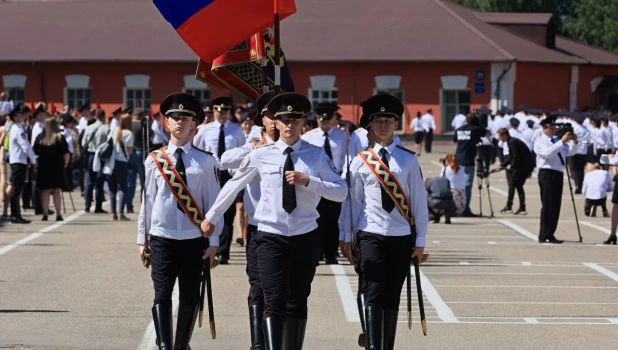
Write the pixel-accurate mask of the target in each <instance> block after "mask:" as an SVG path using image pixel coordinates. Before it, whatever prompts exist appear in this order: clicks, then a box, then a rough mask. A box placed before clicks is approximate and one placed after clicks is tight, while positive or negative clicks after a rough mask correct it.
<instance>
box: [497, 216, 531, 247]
mask: <svg viewBox="0 0 618 350" xmlns="http://www.w3.org/2000/svg"><path fill="white" fill-rule="evenodd" d="M496 221H498V222H499V223H501V224H502V225H504V226H506V227H508V228H510V229H512V230H514V231H515V232H517V233H519V234H520V235H522V236H524V237H526V238H529V239H531V240H533V241H537V242H538V240H539V237H537V236H536V235H534V234H532V233H530V232H529V231H528V230H526V229H524V228H523V227H521V226H519V225H516V224H514V223H513V222H511V221H509V220H496Z"/></svg>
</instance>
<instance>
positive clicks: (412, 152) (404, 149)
mask: <svg viewBox="0 0 618 350" xmlns="http://www.w3.org/2000/svg"><path fill="white" fill-rule="evenodd" d="M397 148H399V149H400V150H403V151H406V152H408V153H411V154H414V155H416V152H414V151H412V150H409V149H407V148H405V147H403V146H402V145H397Z"/></svg>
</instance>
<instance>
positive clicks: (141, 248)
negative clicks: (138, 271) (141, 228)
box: [137, 244, 150, 261]
mask: <svg viewBox="0 0 618 350" xmlns="http://www.w3.org/2000/svg"><path fill="white" fill-rule="evenodd" d="M145 248H146V247H145V246H144V245H143V244H138V245H137V250H138V251H139V257H140V259H141V260H142V261H144V260H145V259H150V253H146V250H145ZM148 251H150V249H148Z"/></svg>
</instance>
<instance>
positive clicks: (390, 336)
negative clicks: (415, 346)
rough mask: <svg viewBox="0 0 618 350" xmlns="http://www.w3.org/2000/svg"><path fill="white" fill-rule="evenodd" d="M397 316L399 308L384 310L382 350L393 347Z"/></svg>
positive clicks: (391, 349) (388, 349)
mask: <svg viewBox="0 0 618 350" xmlns="http://www.w3.org/2000/svg"><path fill="white" fill-rule="evenodd" d="M398 318H399V310H384V350H393V349H394V348H395V334H396V333H397V319H398Z"/></svg>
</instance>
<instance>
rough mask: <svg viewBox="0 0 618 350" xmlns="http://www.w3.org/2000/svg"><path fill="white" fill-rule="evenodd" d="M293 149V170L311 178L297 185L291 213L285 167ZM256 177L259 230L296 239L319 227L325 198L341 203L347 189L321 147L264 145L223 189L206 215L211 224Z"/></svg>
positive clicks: (251, 153) (305, 144)
mask: <svg viewBox="0 0 618 350" xmlns="http://www.w3.org/2000/svg"><path fill="white" fill-rule="evenodd" d="M288 147H291V148H292V149H293V150H294V151H293V152H292V154H291V158H292V162H293V163H294V170H295V171H297V172H301V173H304V174H306V175H308V176H309V183H308V185H307V186H296V208H295V209H294V211H293V212H292V213H290V214H288V213H287V212H286V211H285V210H284V209H283V204H282V202H283V188H282V184H283V180H284V179H283V177H284V174H283V167H284V164H285V160H286V158H287V155H286V153H285V151H286V149H287V148H288ZM256 176H260V179H261V181H260V192H261V196H260V199H259V202H258V204H257V206H256V208H255V214H254V218H255V220H256V221H257V222H258V230H259V231H262V232H269V233H274V234H278V235H283V236H296V235H301V234H305V233H308V232H311V231H313V230H315V229H316V228H317V227H318V224H317V221H316V220H317V218H318V217H319V216H320V215H319V214H318V210H317V206H318V203H319V202H320V199H321V198H322V197H324V198H326V199H328V200H331V201H335V202H341V201H343V200H344V199H345V197H346V194H347V186H346V184H345V182H344V181H343V179H341V177H340V176H339V174H337V169H336V168H335V164H334V163H333V161H332V160H331V159H330V158H328V156H327V155H326V153H324V150H323V149H322V148H321V147H316V146H313V145H311V144H310V143H308V142H306V141H303V140H301V139H299V140H298V141H297V142H296V143H295V144H293V145H291V146H288V145H287V144H286V143H284V142H283V141H282V140H279V141H277V142H275V143H271V144H268V145H265V146H261V147H258V148H256V149H255V150H253V151H251V152H250V153H249V155H248V156H247V157H246V158H245V159H244V160H243V162H242V164H241V166H240V168H239V169H238V171H237V172H236V174H235V175H234V177H233V178H232V179H231V180H229V181H228V182H227V183H226V184H225V186H223V188H222V189H221V194H220V195H219V197H218V198H217V201H216V202H215V204H214V205H213V206H212V208H211V209H210V211H208V213H207V214H206V218H207V219H208V221H210V222H214V221H219V220H220V219H221V218H222V217H223V214H225V211H226V210H227V209H228V208H229V206H230V205H232V203H233V202H234V199H235V198H236V195H237V194H238V192H240V191H241V190H242V189H243V188H245V186H247V185H248V184H249V183H250V182H251V180H253V179H254V178H255V177H256Z"/></svg>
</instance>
